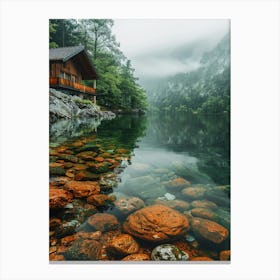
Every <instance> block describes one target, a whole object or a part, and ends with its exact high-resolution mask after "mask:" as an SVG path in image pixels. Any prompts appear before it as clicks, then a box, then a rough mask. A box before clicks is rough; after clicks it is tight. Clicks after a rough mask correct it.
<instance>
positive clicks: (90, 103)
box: [74, 98, 93, 106]
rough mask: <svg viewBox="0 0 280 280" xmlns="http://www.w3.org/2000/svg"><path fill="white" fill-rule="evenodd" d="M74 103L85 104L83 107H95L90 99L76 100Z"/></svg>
mask: <svg viewBox="0 0 280 280" xmlns="http://www.w3.org/2000/svg"><path fill="white" fill-rule="evenodd" d="M74 102H75V103H77V104H83V105H92V106H93V102H92V101H91V100H88V99H80V98H79V99H78V98H77V99H74Z"/></svg>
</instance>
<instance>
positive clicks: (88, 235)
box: [77, 231, 101, 240]
mask: <svg viewBox="0 0 280 280" xmlns="http://www.w3.org/2000/svg"><path fill="white" fill-rule="evenodd" d="M77 236H78V237H80V238H82V239H94V240H99V239H100V237H101V231H94V232H85V231H79V232H77Z"/></svg>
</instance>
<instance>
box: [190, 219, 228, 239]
mask: <svg viewBox="0 0 280 280" xmlns="http://www.w3.org/2000/svg"><path fill="white" fill-rule="evenodd" d="M191 229H192V231H193V232H194V234H195V235H196V236H197V237H198V238H200V239H203V240H206V241H210V242H212V243H215V244H220V243H222V242H223V241H224V240H226V239H227V237H228V234H229V232H228V230H227V229H226V228H225V227H223V226H221V225H219V224H217V223H216V222H213V221H210V220H207V219H202V218H193V219H192V221H191Z"/></svg>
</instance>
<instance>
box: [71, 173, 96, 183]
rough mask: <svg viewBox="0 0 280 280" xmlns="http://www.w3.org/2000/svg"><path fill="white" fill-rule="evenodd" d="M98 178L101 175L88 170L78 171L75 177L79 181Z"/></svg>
mask: <svg viewBox="0 0 280 280" xmlns="http://www.w3.org/2000/svg"><path fill="white" fill-rule="evenodd" d="M98 178H99V175H97V174H94V173H91V172H89V171H86V170H81V171H78V172H77V173H76V174H75V177H74V179H75V180H77V181H88V180H96V179H98Z"/></svg>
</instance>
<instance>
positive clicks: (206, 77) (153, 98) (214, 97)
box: [146, 34, 230, 114]
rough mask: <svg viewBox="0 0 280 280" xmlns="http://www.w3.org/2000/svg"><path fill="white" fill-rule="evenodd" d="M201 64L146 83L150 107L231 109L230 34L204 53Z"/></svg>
mask: <svg viewBox="0 0 280 280" xmlns="http://www.w3.org/2000/svg"><path fill="white" fill-rule="evenodd" d="M200 64H201V67H200V68H199V69H198V70H196V71H192V72H189V73H180V74H177V75H174V76H172V77H167V78H166V77H165V78H162V79H160V80H157V81H154V82H150V83H149V84H146V87H147V90H148V100H149V103H150V104H151V109H152V110H167V111H169V110H174V109H176V110H179V111H189V112H198V113H206V114H217V113H223V112H229V110H230V34H227V35H226V36H225V37H224V38H223V39H222V40H221V41H220V42H219V43H218V45H217V46H216V47H215V48H214V49H213V50H212V51H210V52H207V53H205V54H204V55H203V57H202V59H201V61H200Z"/></svg>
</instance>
